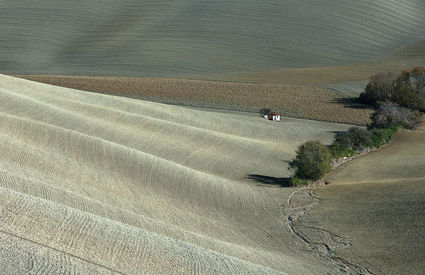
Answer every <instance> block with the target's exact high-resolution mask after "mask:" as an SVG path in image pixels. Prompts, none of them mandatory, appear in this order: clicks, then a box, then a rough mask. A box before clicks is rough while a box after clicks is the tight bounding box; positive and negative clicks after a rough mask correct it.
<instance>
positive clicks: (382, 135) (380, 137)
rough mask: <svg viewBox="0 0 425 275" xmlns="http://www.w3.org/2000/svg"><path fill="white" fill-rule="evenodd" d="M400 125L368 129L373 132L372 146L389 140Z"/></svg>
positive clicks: (378, 145)
mask: <svg viewBox="0 0 425 275" xmlns="http://www.w3.org/2000/svg"><path fill="white" fill-rule="evenodd" d="M399 129H400V127H397V126H396V127H391V128H380V129H372V130H370V131H371V132H372V133H373V136H372V140H373V143H374V147H380V146H382V145H384V144H387V143H388V142H390V140H391V139H392V137H393V136H394V135H395V134H396V133H397V132H398V130H399Z"/></svg>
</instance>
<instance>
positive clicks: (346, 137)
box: [332, 127, 373, 152]
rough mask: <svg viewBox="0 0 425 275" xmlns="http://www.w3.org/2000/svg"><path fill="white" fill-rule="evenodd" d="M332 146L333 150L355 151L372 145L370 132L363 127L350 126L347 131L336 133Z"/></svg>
mask: <svg viewBox="0 0 425 275" xmlns="http://www.w3.org/2000/svg"><path fill="white" fill-rule="evenodd" d="M332 147H333V151H335V152H350V151H354V152H355V151H357V150H361V149H364V148H368V147H373V141H372V133H371V132H370V131H368V130H366V129H363V128H358V127H352V128H350V129H348V131H347V132H341V133H338V134H337V135H336V136H335V141H334V143H333V145H332Z"/></svg>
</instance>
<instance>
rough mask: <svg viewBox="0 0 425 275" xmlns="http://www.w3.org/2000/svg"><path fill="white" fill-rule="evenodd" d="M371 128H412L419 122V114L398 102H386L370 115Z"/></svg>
mask: <svg viewBox="0 0 425 275" xmlns="http://www.w3.org/2000/svg"><path fill="white" fill-rule="evenodd" d="M370 118H371V120H372V124H371V125H369V128H391V127H396V126H402V127H404V128H408V129H412V128H414V127H415V126H416V124H417V119H418V115H417V114H415V113H413V112H412V111H410V110H409V109H407V108H404V107H400V106H399V105H398V104H396V103H392V102H384V103H381V104H380V106H379V108H378V109H377V110H376V111H375V112H374V113H373V114H372V116H371V117H370Z"/></svg>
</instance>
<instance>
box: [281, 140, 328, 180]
mask: <svg viewBox="0 0 425 275" xmlns="http://www.w3.org/2000/svg"><path fill="white" fill-rule="evenodd" d="M289 167H290V168H291V169H293V170H295V176H296V177H299V178H301V179H311V180H318V179H320V178H322V177H324V176H325V175H326V174H327V173H329V172H330V171H331V167H332V155H331V152H330V151H329V149H328V147H327V146H326V145H323V144H322V143H320V142H319V141H308V142H306V143H304V144H302V145H301V146H299V147H298V149H297V156H296V158H295V159H294V160H292V161H291V162H290V163H289Z"/></svg>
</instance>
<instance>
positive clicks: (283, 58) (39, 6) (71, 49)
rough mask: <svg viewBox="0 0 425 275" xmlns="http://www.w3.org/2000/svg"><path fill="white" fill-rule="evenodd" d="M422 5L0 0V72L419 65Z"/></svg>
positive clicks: (217, 72)
mask: <svg viewBox="0 0 425 275" xmlns="http://www.w3.org/2000/svg"><path fill="white" fill-rule="evenodd" d="M424 14H425V4H424V2H423V1H422V0H410V1H394V0H391V1H384V0H378V1H365V0H362V1H349V0H342V1H341V0H339V1H337V0H332V1H325V0H319V1H306V0H302V1H299V0H297V1H295V0H284V1H277V0H266V1H261V3H260V2H258V1H253V0H249V1H246V0H244V1H242V0H233V1H223V0H220V1H190V0H178V1H165V0H161V1H148V0H143V1H136V0H125V1H120V2H116V1H111V0H108V1H103V0H102V1H100V0H94V1H90V2H87V1H81V0H79V1H72V2H70V1H63V0H60V1H56V0H55V1H53V0H49V1H42V2H40V1H31V0H25V1H2V2H1V3H0V33H1V34H2V35H1V36H0V72H2V73H6V74H64V75H113V76H141V75H143V76H166V77H186V78H187V77H190V78H214V79H224V78H225V77H230V78H232V79H246V77H247V76H246V73H254V75H248V80H250V81H253V80H256V81H258V80H260V81H261V80H262V79H266V80H267V81H274V82H275V81H277V82H280V81H281V80H280V79H281V78H284V79H291V77H285V75H286V74H287V73H288V71H285V70H288V69H294V68H315V70H317V68H321V67H325V68H326V67H334V66H343V65H345V66H351V65H355V66H357V65H356V64H368V65H363V67H368V69H367V71H376V69H375V70H373V69H370V68H369V67H374V65H371V64H372V63H373V62H377V60H380V61H379V62H381V61H382V60H386V59H387V58H390V59H391V60H393V59H394V58H393V57H394V56H396V57H400V56H401V59H397V61H396V64H397V65H399V64H401V63H403V62H404V63H405V62H407V61H409V62H410V63H414V64H413V65H409V66H414V65H423V64H424V63H423V62H424V60H425V59H424V52H423V51H417V50H415V49H417V48H418V47H416V48H415V47H413V48H412V45H423V41H424V39H425V31H424V30H425V28H424V26H425V16H424ZM419 48H421V46H419ZM406 49H407V53H406V51H403V50H406ZM399 52H402V53H403V54H401V55H400V54H398V53H399ZM418 63H420V64H418ZM381 67H382V66H381ZM397 69H398V67H397ZM280 70H284V71H283V72H281V71H280ZM319 70H320V69H319ZM358 70H359V73H361V72H363V71H364V69H361V68H360V69H358ZM269 71H270V73H271V76H270V75H269ZM338 71H339V70H335V72H338ZM258 72H259V73H260V75H258V74H257V73H258ZM263 72H265V74H266V75H262V74H264V73H263ZM276 72H277V76H278V77H274V76H275V75H276ZM297 72H298V71H296V73H297ZM301 73H302V71H301ZM289 75H291V72H289ZM297 75H298V77H300V78H302V79H305V77H304V78H303V77H302V74H301V76H299V75H300V74H299V73H298V74H297ZM369 76H370V74H368V75H367V76H366V78H367V77H369ZM351 78H353V77H351ZM357 78H358V77H357ZM362 79H364V78H362Z"/></svg>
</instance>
